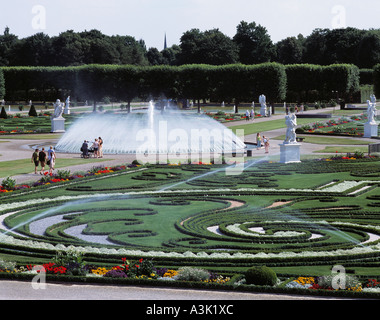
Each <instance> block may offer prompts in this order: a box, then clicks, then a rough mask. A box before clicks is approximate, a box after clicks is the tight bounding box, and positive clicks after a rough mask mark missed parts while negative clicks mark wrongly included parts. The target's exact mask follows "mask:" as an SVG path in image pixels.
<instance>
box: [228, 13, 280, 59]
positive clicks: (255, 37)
mask: <svg viewBox="0 0 380 320" xmlns="http://www.w3.org/2000/svg"><path fill="white" fill-rule="evenodd" d="M233 41H234V42H235V43H236V44H237V46H238V48H239V61H240V62H241V63H244V64H257V63H262V62H269V61H272V60H274V57H275V54H276V52H275V47H274V45H273V42H272V40H271V38H270V36H269V34H268V32H267V29H266V28H265V27H263V26H261V25H257V24H256V23H255V22H251V23H247V22H245V21H241V22H240V24H239V25H238V26H237V27H236V34H235V36H234V37H233Z"/></svg>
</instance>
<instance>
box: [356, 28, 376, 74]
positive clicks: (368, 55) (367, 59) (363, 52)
mask: <svg viewBox="0 0 380 320" xmlns="http://www.w3.org/2000/svg"><path fill="white" fill-rule="evenodd" d="M378 63H380V35H378V34H376V33H373V32H368V33H367V34H366V35H365V36H364V37H363V38H362V39H361V41H360V44H359V46H358V48H357V56H356V65H357V66H358V67H359V68H372V67H373V66H374V65H376V64H378Z"/></svg>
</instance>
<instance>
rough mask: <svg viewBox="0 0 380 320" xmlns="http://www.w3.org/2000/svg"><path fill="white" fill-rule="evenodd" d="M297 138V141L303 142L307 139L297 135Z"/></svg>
mask: <svg viewBox="0 0 380 320" xmlns="http://www.w3.org/2000/svg"><path fill="white" fill-rule="evenodd" d="M296 140H297V142H303V141H304V140H305V138H301V137H296Z"/></svg>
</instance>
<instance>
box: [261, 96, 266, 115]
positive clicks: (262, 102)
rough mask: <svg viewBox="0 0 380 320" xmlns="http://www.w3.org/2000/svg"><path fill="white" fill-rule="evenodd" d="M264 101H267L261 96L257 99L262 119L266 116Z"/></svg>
mask: <svg viewBox="0 0 380 320" xmlns="http://www.w3.org/2000/svg"><path fill="white" fill-rule="evenodd" d="M266 100H267V98H266V97H265V95H263V94H262V95H261V96H260V97H259V102H260V105H261V109H260V114H261V115H262V116H263V117H266V116H267V101H266Z"/></svg>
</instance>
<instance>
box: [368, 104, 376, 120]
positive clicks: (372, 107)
mask: <svg viewBox="0 0 380 320" xmlns="http://www.w3.org/2000/svg"><path fill="white" fill-rule="evenodd" d="M376 111H377V110H376V103H373V102H371V101H370V100H367V118H368V121H367V123H370V124H376V120H375V116H376Z"/></svg>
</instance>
